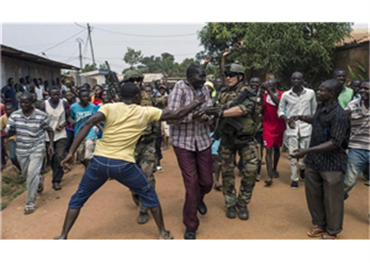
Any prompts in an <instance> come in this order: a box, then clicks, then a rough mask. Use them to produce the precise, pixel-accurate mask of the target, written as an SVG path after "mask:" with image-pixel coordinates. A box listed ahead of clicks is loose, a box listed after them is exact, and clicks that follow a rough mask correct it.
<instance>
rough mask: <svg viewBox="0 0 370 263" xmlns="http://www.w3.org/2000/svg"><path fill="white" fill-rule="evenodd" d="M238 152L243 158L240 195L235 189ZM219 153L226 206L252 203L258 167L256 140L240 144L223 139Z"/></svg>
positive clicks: (242, 205)
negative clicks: (224, 141) (226, 141)
mask: <svg viewBox="0 0 370 263" xmlns="http://www.w3.org/2000/svg"><path fill="white" fill-rule="evenodd" d="M236 153H238V154H239V156H240V158H241V164H242V165H241V171H240V173H241V177H242V178H241V182H240V188H239V195H238V196H237V191H236V189H235V174H234V169H235V164H236V159H235V157H236ZM219 154H220V155H221V173H222V189H223V194H224V198H225V205H226V207H231V206H235V205H236V204H238V205H239V206H241V207H245V206H246V205H247V204H249V203H250V201H251V198H252V192H253V188H254V185H255V183H256V176H257V169H258V157H257V156H258V155H257V146H256V142H255V141H254V140H249V141H246V142H245V143H240V144H239V143H238V144H235V143H234V144H223V143H222V140H221V144H220V148H219Z"/></svg>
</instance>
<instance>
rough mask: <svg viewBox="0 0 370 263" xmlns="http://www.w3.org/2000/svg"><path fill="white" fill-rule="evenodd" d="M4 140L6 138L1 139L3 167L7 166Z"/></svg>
mask: <svg viewBox="0 0 370 263" xmlns="http://www.w3.org/2000/svg"><path fill="white" fill-rule="evenodd" d="M4 140H5V137H1V165H2V166H5V165H6V155H7V154H6V150H5V145H4Z"/></svg>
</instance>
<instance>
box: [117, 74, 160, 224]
mask: <svg viewBox="0 0 370 263" xmlns="http://www.w3.org/2000/svg"><path fill="white" fill-rule="evenodd" d="M143 79H144V76H143V74H142V73H141V72H140V71H137V70H129V71H127V72H126V74H125V76H124V80H123V81H124V82H133V83H134V84H136V85H137V86H138V87H140V89H141V86H142V82H143ZM141 95H142V100H141V106H153V98H152V96H151V95H150V94H149V93H148V92H145V91H144V90H143V91H142V93H141ZM158 130H159V122H158V121H156V122H151V123H150V124H149V125H148V126H147V128H146V129H145V130H144V131H143V133H142V135H141V137H140V139H139V141H138V142H137V144H136V148H135V159H136V163H137V165H139V166H140V167H141V169H142V170H143V172H144V174H145V175H146V177H147V178H148V180H149V182H150V184H151V185H152V186H153V187H155V178H154V172H155V171H156V167H157V163H158V158H157V153H156V150H155V141H156V138H157V133H158ZM132 198H133V200H134V202H135V204H136V205H137V206H138V207H139V210H140V212H139V217H138V219H137V223H138V224H145V223H146V222H148V220H149V214H148V208H147V207H144V206H143V205H142V204H141V200H140V196H139V195H138V194H137V193H135V192H132Z"/></svg>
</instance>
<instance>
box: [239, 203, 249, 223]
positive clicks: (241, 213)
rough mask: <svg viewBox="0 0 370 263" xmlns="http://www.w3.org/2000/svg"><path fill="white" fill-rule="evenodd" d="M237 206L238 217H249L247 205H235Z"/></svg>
mask: <svg viewBox="0 0 370 263" xmlns="http://www.w3.org/2000/svg"><path fill="white" fill-rule="evenodd" d="M237 207H238V209H239V213H238V217H239V218H240V219H241V220H248V218H249V212H248V208H247V206H239V205H237Z"/></svg>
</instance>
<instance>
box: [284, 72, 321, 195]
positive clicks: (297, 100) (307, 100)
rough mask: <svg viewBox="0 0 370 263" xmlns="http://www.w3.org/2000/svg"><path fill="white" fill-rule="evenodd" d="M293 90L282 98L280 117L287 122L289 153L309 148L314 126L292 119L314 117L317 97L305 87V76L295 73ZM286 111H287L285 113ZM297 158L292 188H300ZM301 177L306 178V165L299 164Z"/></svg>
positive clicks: (292, 167) (293, 162)
mask: <svg viewBox="0 0 370 263" xmlns="http://www.w3.org/2000/svg"><path fill="white" fill-rule="evenodd" d="M291 83H292V88H291V89H290V90H288V91H285V92H284V93H283V95H282V96H281V100H280V104H279V109H278V116H279V117H280V118H281V119H283V120H284V121H285V122H286V125H287V128H286V135H287V136H288V141H289V153H290V154H291V153H293V152H294V151H295V150H298V149H301V148H308V147H309V144H310V139H311V132H312V126H311V124H308V123H306V122H303V121H297V122H295V123H294V121H292V120H291V119H290V118H291V117H292V116H296V115H313V114H314V113H315V110H316V105H317V103H316V95H315V92H314V91H313V90H311V89H307V88H305V87H303V85H302V84H303V74H302V73H300V72H294V73H293V74H292V77H291ZM284 109H285V110H286V111H285V112H286V113H284ZM297 162H298V160H297V159H296V158H291V157H290V171H291V180H292V183H291V188H292V189H297V188H298V179H299V178H298V174H297ZM299 168H300V174H301V177H303V176H304V169H305V165H304V162H303V160H302V161H301V162H300V163H299Z"/></svg>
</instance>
